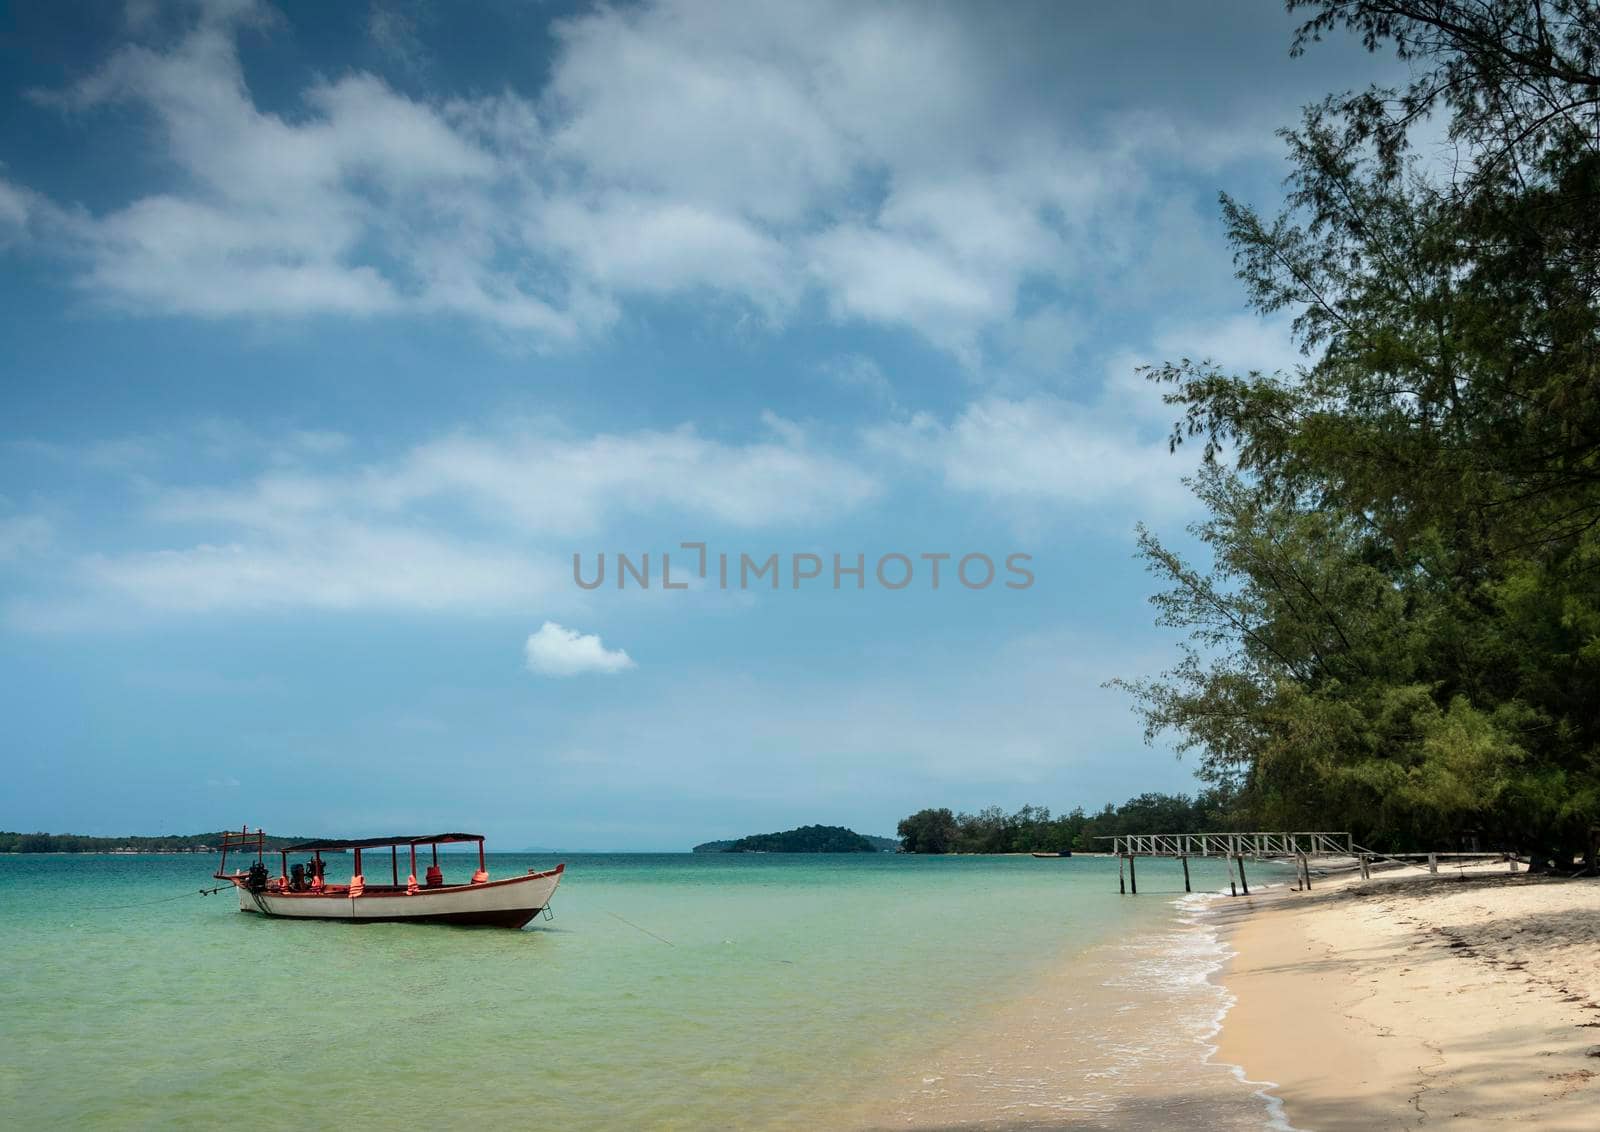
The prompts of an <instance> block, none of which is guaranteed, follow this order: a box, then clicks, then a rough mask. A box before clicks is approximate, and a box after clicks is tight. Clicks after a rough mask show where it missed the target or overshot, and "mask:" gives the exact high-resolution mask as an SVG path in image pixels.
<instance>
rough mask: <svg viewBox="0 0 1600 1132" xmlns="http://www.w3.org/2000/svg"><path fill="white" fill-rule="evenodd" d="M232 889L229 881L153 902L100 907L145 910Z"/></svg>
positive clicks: (110, 909) (136, 901) (189, 890)
mask: <svg viewBox="0 0 1600 1132" xmlns="http://www.w3.org/2000/svg"><path fill="white" fill-rule="evenodd" d="M232 887H233V882H232V881H229V882H228V883H227V884H219V885H217V887H216V888H189V889H185V890H184V891H182V892H180V893H178V894H177V895H176V896H158V897H156V898H155V899H154V900H135V901H134V902H133V903H132V904H105V905H102V907H104V908H105V909H106V910H107V911H108V912H109V911H114V910H119V909H122V908H145V907H148V906H149V905H151V904H169V903H171V902H172V901H174V900H182V899H183V898H184V897H185V896H210V895H212V894H213V893H218V892H221V891H223V890H224V889H229V888H232Z"/></svg>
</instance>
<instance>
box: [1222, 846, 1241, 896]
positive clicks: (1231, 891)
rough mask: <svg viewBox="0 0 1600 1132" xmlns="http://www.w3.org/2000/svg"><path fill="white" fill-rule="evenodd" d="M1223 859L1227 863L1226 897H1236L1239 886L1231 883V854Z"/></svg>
mask: <svg viewBox="0 0 1600 1132" xmlns="http://www.w3.org/2000/svg"><path fill="white" fill-rule="evenodd" d="M1223 859H1224V860H1226V861H1227V862H1228V895H1229V896H1238V895H1239V886H1238V885H1237V884H1235V883H1234V881H1233V854H1232V853H1229V854H1227V855H1226V856H1225V857H1224V858H1223Z"/></svg>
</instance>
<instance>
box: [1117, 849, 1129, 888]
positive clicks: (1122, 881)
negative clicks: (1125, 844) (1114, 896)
mask: <svg viewBox="0 0 1600 1132" xmlns="http://www.w3.org/2000/svg"><path fill="white" fill-rule="evenodd" d="M1124 856H1125V854H1122V853H1118V854H1117V891H1118V892H1120V893H1121V894H1122V895H1124V896H1126V895H1128V878H1127V877H1125V876H1124V875H1123V873H1122V858H1123V857H1124Z"/></svg>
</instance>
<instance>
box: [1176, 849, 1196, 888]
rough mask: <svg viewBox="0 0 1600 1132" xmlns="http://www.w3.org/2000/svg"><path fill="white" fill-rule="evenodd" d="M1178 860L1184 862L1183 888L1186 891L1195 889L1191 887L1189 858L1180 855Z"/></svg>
mask: <svg viewBox="0 0 1600 1132" xmlns="http://www.w3.org/2000/svg"><path fill="white" fill-rule="evenodd" d="M1178 860H1180V861H1182V862H1183V890H1184V891H1185V892H1190V891H1193V890H1192V889H1190V887H1189V858H1187V857H1179V858H1178Z"/></svg>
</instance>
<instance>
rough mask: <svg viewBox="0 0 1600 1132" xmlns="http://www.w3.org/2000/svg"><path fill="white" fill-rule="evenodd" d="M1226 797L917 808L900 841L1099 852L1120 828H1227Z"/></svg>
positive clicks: (1218, 793)
mask: <svg viewBox="0 0 1600 1132" xmlns="http://www.w3.org/2000/svg"><path fill="white" fill-rule="evenodd" d="M1230 807H1231V800H1230V798H1229V796H1228V794H1227V792H1226V791H1225V790H1206V791H1203V792H1202V793H1201V794H1200V795H1199V797H1196V798H1190V797H1189V796H1188V795H1185V794H1141V795H1139V796H1138V797H1137V798H1132V799H1130V800H1128V801H1127V802H1125V803H1123V804H1122V805H1121V806H1120V807H1118V806H1113V805H1110V804H1109V803H1108V804H1107V805H1106V807H1105V808H1104V809H1103V810H1101V811H1100V812H1099V813H1097V814H1093V815H1090V814H1087V813H1085V812H1084V809H1083V807H1082V806H1079V807H1077V808H1075V809H1074V810H1073V811H1072V812H1071V813H1068V814H1063V815H1062V816H1060V817H1051V816H1050V811H1049V810H1048V809H1047V808H1046V807H1044V806H1023V807H1022V808H1021V809H1020V810H1018V811H1017V812H1016V813H1014V814H1007V813H1006V812H1005V811H1004V810H1002V809H1001V808H1000V807H999V806H989V807H987V808H985V809H982V810H979V811H978V812H977V813H975V814H968V813H961V814H956V813H952V812H951V811H950V810H948V809H938V810H932V809H929V810H918V811H917V812H916V813H914V814H912V815H911V816H910V817H908V818H906V819H904V820H903V821H901V823H900V827H899V832H900V845H901V848H902V849H903V850H904V851H905V852H907V853H1059V852H1060V851H1061V850H1063V849H1078V850H1085V851H1095V850H1101V851H1104V850H1106V849H1107V848H1108V846H1107V845H1106V844H1105V843H1103V842H1101V841H1099V840H1098V839H1099V838H1102V837H1114V836H1116V835H1118V834H1123V833H1200V832H1202V831H1211V830H1219V829H1229V828H1232V826H1231V824H1230V823H1231V822H1232V820H1233V818H1232V814H1231V810H1230Z"/></svg>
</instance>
